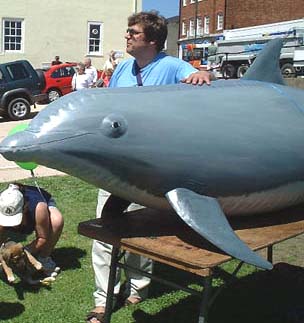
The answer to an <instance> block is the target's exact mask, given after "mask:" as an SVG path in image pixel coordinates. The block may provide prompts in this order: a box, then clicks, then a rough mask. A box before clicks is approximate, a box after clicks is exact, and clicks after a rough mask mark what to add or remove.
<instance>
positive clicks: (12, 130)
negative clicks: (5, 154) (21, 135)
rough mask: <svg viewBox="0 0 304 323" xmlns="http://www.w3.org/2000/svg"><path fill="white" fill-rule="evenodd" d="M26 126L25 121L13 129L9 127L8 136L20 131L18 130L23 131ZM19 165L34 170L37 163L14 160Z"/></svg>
mask: <svg viewBox="0 0 304 323" xmlns="http://www.w3.org/2000/svg"><path fill="white" fill-rule="evenodd" d="M27 128H28V124H26V123H22V124H18V125H17V126H16V127H14V128H13V129H11V130H10V131H9V133H8V135H9V136H11V135H13V134H15V133H17V132H20V131H24V130H26V129H27ZM15 163H16V164H17V165H18V166H19V167H21V168H23V169H25V170H34V169H35V168H36V167H37V166H38V165H37V164H36V163H34V162H15Z"/></svg>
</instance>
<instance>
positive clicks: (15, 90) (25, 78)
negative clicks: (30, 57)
mask: <svg viewBox="0 0 304 323" xmlns="http://www.w3.org/2000/svg"><path fill="white" fill-rule="evenodd" d="M44 86H45V78H44V74H43V72H42V71H41V70H35V69H34V67H33V66H32V65H31V64H30V62H28V61H27V60H18V61H13V62H7V63H2V64H0V116H2V117H4V118H8V119H10V120H15V121H17V120H23V119H26V118H27V117H28V116H29V114H30V112H31V105H33V104H35V103H36V102H42V101H44V100H45V99H46V97H47V96H46V94H44V93H42V89H43V88H44Z"/></svg>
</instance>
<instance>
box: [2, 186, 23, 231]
mask: <svg viewBox="0 0 304 323" xmlns="http://www.w3.org/2000/svg"><path fill="white" fill-rule="evenodd" d="M23 205H24V199H23V195H22V193H21V192H20V191H19V189H18V186H16V185H14V184H10V185H9V187H8V188H7V189H6V190H4V191H3V192H1V193H0V225H2V226H3V227H14V226H16V225H19V224H20V223H21V221H22V210H23Z"/></svg>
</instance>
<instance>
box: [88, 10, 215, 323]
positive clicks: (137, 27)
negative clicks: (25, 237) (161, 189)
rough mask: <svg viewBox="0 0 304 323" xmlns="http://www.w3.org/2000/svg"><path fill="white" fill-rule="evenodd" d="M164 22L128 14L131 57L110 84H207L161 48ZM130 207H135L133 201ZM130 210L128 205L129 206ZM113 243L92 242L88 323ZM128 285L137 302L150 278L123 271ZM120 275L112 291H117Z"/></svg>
mask: <svg viewBox="0 0 304 323" xmlns="http://www.w3.org/2000/svg"><path fill="white" fill-rule="evenodd" d="M167 33H168V30H167V22H166V20H165V18H164V17H162V16H159V15H158V14H157V13H156V12H153V11H152V12H140V13H136V14H134V15H132V16H130V17H129V18H128V29H127V31H126V34H125V39H126V41H127V43H126V46H127V48H126V51H127V53H128V54H130V55H131V56H133V58H131V59H128V60H125V61H123V62H121V63H120V64H118V66H117V67H116V69H115V71H114V73H113V76H112V78H111V81H110V84H109V87H132V86H146V85H164V84H176V83H179V82H185V83H189V84H194V85H196V84H198V85H202V84H203V83H206V84H210V79H211V75H210V74H209V73H208V72H205V71H197V70H196V69H195V68H194V67H192V65H190V64H189V63H187V62H185V61H183V60H180V59H178V58H175V57H170V56H167V55H166V54H165V53H163V52H161V51H162V49H163V48H164V43H165V41H166V38H167ZM108 196H109V194H108V193H107V192H105V191H103V190H99V194H98V205H97V210H96V213H97V217H100V216H102V208H103V206H104V204H105V202H106V200H107V198H108ZM131 208H132V209H133V210H134V208H138V205H135V204H132V205H131ZM129 210H130V208H129ZM111 250H112V246H111V245H108V244H105V243H103V242H100V241H96V240H95V241H94V242H93V249H92V261H93V268H94V272H95V283H96V291H95V292H94V298H95V308H94V309H93V310H92V311H91V312H90V313H89V314H88V316H87V322H88V323H102V322H104V312H105V304H106V297H107V286H108V278H109V267H110V261H111ZM126 262H127V263H129V264H130V265H131V266H133V267H138V268H140V269H141V270H144V271H147V272H150V273H151V272H152V261H151V260H149V259H146V258H143V257H139V256H136V255H132V254H131V255H129V257H128V258H127V259H126ZM126 277H127V280H128V285H129V289H127V291H128V294H127V295H126V301H125V304H126V305H128V304H136V303H138V302H140V301H141V300H143V299H144V297H146V295H147V287H148V285H149V283H150V279H149V278H147V277H143V276H141V275H138V274H135V273H132V272H128V273H126ZM119 288H120V286H119V278H118V279H117V285H116V286H115V290H114V293H115V294H116V295H117V294H118V293H119Z"/></svg>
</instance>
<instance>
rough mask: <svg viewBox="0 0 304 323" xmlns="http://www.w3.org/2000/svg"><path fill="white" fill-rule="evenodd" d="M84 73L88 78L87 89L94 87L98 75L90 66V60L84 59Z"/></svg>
mask: <svg viewBox="0 0 304 323" xmlns="http://www.w3.org/2000/svg"><path fill="white" fill-rule="evenodd" d="M84 66H85V73H86V74H87V75H88V76H89V87H95V84H96V81H97V78H98V75H97V69H96V68H95V67H94V66H92V61H91V59H90V58H88V57H86V58H85V59H84Z"/></svg>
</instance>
